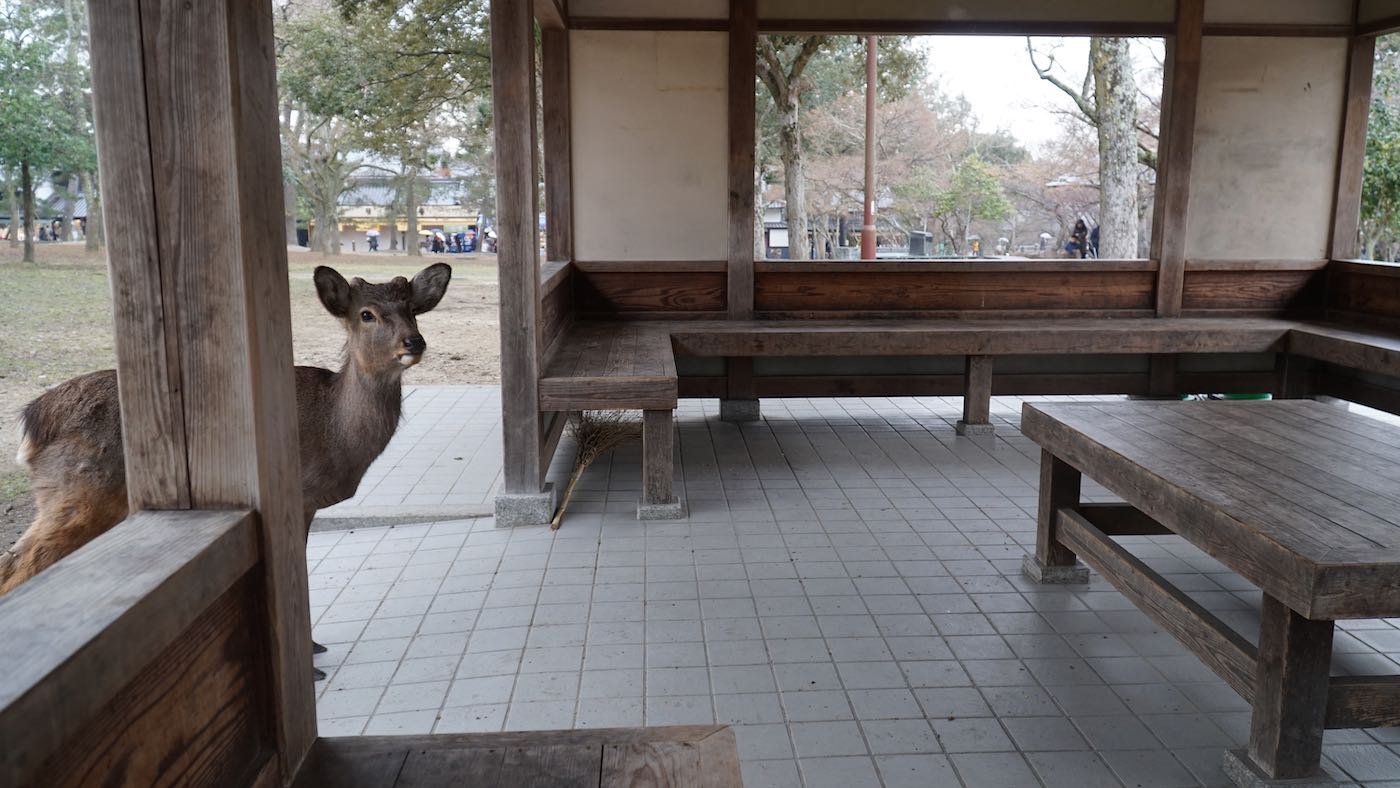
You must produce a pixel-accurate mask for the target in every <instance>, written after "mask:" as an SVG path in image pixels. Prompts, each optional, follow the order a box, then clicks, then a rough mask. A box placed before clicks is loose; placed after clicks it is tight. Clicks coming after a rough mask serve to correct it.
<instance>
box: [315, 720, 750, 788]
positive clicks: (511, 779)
mask: <svg viewBox="0 0 1400 788" xmlns="http://www.w3.org/2000/svg"><path fill="white" fill-rule="evenodd" d="M294 785H296V786H298V788H313V786H315V787H319V786H323V785H358V786H366V788H369V787H371V786H373V788H390V787H391V786H395V785H402V786H408V785H413V786H418V788H437V787H438V786H442V787H443V788H446V787H447V786H460V785H473V786H483V788H486V787H487V786H497V785H500V786H518V785H573V786H585V785H588V786H603V787H604V788H624V787H630V786H635V785H674V786H695V787H696V788H738V786H740V785H742V779H741V777H740V774H739V755H738V750H737V748H736V745H735V741H734V732H733V731H732V730H730V728H729V726H727V725H683V726H673V727H660V728H597V729H585V730H573V731H530V732H510V733H468V734H436V735H428V736H347V737H337V738H323V739H319V740H317V742H316V745H315V747H313V748H312V750H311V754H310V755H309V756H307V759H306V763H305V765H303V766H302V768H301V771H300V772H299V773H298V774H297V779H296V782H295V783H294Z"/></svg>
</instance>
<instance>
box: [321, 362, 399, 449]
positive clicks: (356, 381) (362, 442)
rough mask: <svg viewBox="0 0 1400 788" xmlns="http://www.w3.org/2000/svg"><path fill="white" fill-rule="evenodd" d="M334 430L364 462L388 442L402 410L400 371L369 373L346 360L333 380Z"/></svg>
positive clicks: (396, 427)
mask: <svg viewBox="0 0 1400 788" xmlns="http://www.w3.org/2000/svg"><path fill="white" fill-rule="evenodd" d="M333 385H334V388H335V392H334V397H333V398H332V401H333V402H334V403H335V406H334V407H335V413H334V417H333V418H334V422H335V425H336V428H335V432H336V434H337V436H338V437H339V438H340V442H341V444H342V447H343V449H344V450H345V451H346V452H347V453H348V455H354V456H359V455H362V454H363V455H365V456H366V461H365V463H364V464H366V465H368V463H369V462H371V461H373V460H374V458H375V457H377V456H378V455H379V453H380V452H381V451H383V450H384V447H385V446H386V445H388V443H389V439H390V438H392V437H393V436H394V431H395V430H396V429H398V426H399V416H400V414H401V413H402V411H403V382H402V375H400V374H398V373H394V374H391V375H387V376H386V375H371V374H369V373H367V372H365V371H364V370H362V369H360V368H359V367H357V366H356V365H355V364H354V363H353V362H350V363H347V364H346V365H345V367H344V368H343V369H341V370H340V372H338V373H336V377H335V382H334V384H333Z"/></svg>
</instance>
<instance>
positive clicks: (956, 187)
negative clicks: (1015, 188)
mask: <svg viewBox="0 0 1400 788" xmlns="http://www.w3.org/2000/svg"><path fill="white" fill-rule="evenodd" d="M940 181H941V178H940V177H939V173H936V172H932V171H930V170H928V169H926V168H921V169H920V170H918V171H916V175H915V177H914V178H911V179H910V180H909V181H907V182H906V183H905V184H903V185H901V187H900V188H899V190H898V192H897V195H898V196H899V198H900V199H901V200H903V201H904V202H906V203H907V204H908V205H910V206H911V207H913V208H914V209H915V210H916V211H917V212H918V213H920V214H922V215H924V216H927V217H928V218H931V219H933V220H934V221H936V222H938V226H939V229H940V230H941V231H942V233H943V237H944V239H945V240H946V241H947V242H948V245H949V246H950V247H952V249H953V252H954V253H955V254H959V255H961V254H968V253H969V252H970V250H969V248H968V239H969V236H970V235H971V231H972V223H973V222H975V221H977V220H988V221H1000V220H1002V219H1006V218H1007V217H1009V216H1010V215H1011V212H1012V208H1011V203H1010V202H1009V201H1008V200H1007V199H1006V193H1005V191H1004V190H1003V189H1002V187H1001V179H1000V178H998V177H997V174H996V172H994V171H993V169H992V167H991V165H989V164H988V163H987V162H986V161H985V160H983V159H982V157H981V155H979V154H977V153H975V152H974V153H971V154H969V155H968V156H967V157H966V158H964V159H963V160H961V161H959V162H958V163H957V165H956V166H955V167H954V168H953V173H952V177H951V178H950V179H949V180H948V182H947V183H948V185H947V187H946V188H939V187H938V184H939V183H940Z"/></svg>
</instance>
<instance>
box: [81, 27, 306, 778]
mask: <svg viewBox="0 0 1400 788" xmlns="http://www.w3.org/2000/svg"><path fill="white" fill-rule="evenodd" d="M214 6H216V7H208V6H207V5H206V6H200V7H198V8H195V7H193V6H190V5H188V4H185V3H178V2H174V1H173V0H161V1H154V0H148V1H144V2H138V1H137V0H113V2H96V1H95V0H94V2H91V3H90V4H89V13H90V14H91V22H92V24H91V27H92V32H93V35H92V60H93V96H94V106H95V109H96V117H97V138H98V152H99V159H100V162H101V167H102V173H103V176H104V179H105V180H106V182H108V183H120V184H122V192H123V193H122V198H121V199H113V200H107V201H105V204H104V206H103V207H104V210H105V211H106V216H105V217H104V218H105V219H106V226H107V233H108V256H109V263H110V266H111V275H112V292H113V301H114V303H113V308H114V316H115V328H116V332H115V339H116V350H117V378H118V386H119V388H120V391H121V405H122V431H123V434H124V436H125V441H124V442H125V451H126V475H127V482H128V484H127V490H128V498H129V501H130V505H131V508H132V510H138V509H189V508H200V509H214V508H245V507H246V508H251V509H254V510H255V511H256V512H257V514H258V518H257V519H258V527H259V529H260V531H261V538H260V543H261V558H262V561H261V566H262V598H263V599H264V600H265V611H266V616H267V618H266V626H265V628H264V633H262V634H261V635H260V637H259V640H260V641H261V642H263V644H264V646H265V648H266V654H267V661H266V664H267V665H268V685H269V689H270V692H269V695H270V697H269V700H270V703H271V706H270V708H269V710H268V715H267V720H266V721H265V722H266V724H267V725H268V726H269V729H270V731H271V732H272V734H273V737H274V742H275V745H276V748H277V753H278V759H277V771H278V774H279V775H280V778H279V781H280V782H284V783H285V782H287V781H289V780H290V778H291V776H292V775H293V774H295V772H296V770H297V768H298V767H299V766H300V764H301V762H302V760H303V759H304V757H305V756H306V753H307V752H308V751H309V749H310V747H311V744H312V742H313V741H315V738H316V706H315V695H314V689H313V686H312V674H311V624H310V611H309V607H308V601H307V600H308V594H307V578H306V542H305V539H306V536H305V522H304V514H303V510H302V501H301V483H300V477H301V474H300V470H299V458H298V452H297V440H296V435H297V421H296V399H295V381H294V379H293V375H292V342H291V309H290V301H289V295H288V281H287V252H286V241H285V239H284V237H283V235H282V163H281V154H280V144H279V140H278V128H277V106H276V102H277V86H276V76H275V66H276V63H275V60H274V54H273V53H274V51H275V47H274V44H273V31H272V14H271V7H270V6H268V5H266V4H259V3H242V2H235V1H234V0H225V2H217V1H216V2H215V3H214ZM152 62H158V63H160V68H149V67H148V64H150V63H152ZM191 217H195V218H196V219H197V220H191Z"/></svg>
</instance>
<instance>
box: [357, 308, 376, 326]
mask: <svg viewBox="0 0 1400 788" xmlns="http://www.w3.org/2000/svg"><path fill="white" fill-rule="evenodd" d="M360 322H362V323H373V322H374V313H373V312H371V311H369V310H368V309H366V310H365V311H363V312H361V313H360Z"/></svg>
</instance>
